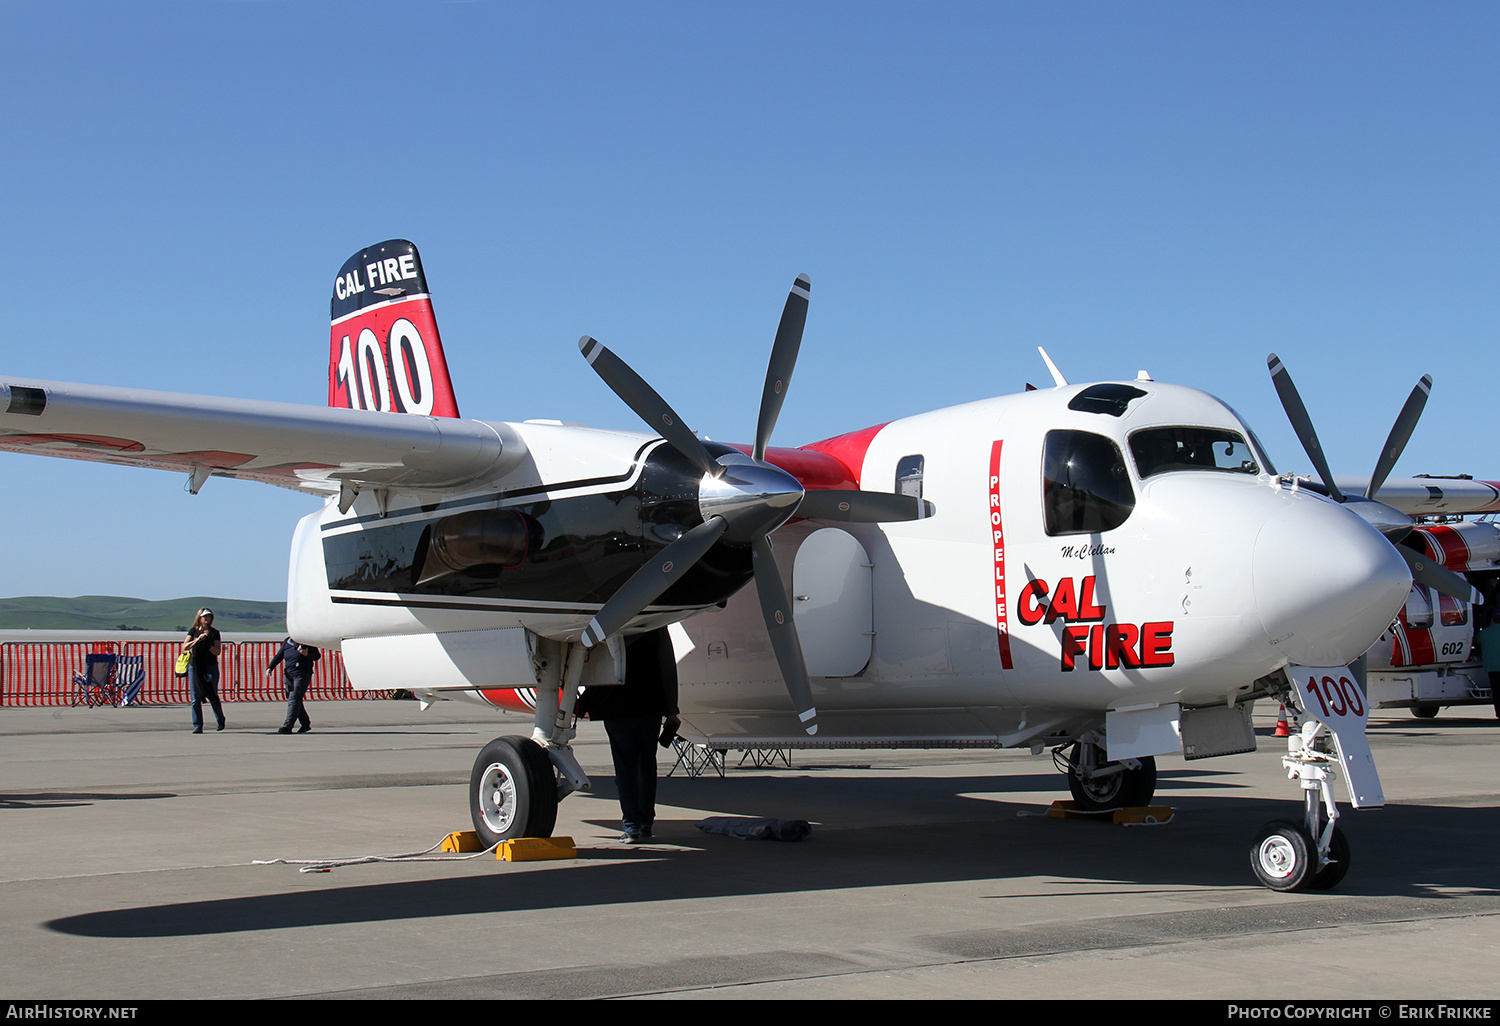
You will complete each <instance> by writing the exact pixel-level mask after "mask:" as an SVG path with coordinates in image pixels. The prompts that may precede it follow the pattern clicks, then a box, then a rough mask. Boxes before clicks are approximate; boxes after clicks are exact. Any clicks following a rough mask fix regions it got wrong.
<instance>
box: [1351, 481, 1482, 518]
mask: <svg viewBox="0 0 1500 1026" xmlns="http://www.w3.org/2000/svg"><path fill="white" fill-rule="evenodd" d="M1334 483H1335V484H1337V485H1338V486H1339V488H1340V490H1342V491H1343V492H1344V494H1346V495H1363V494H1364V493H1365V489H1366V488H1367V487H1369V484H1370V479H1369V478H1368V477H1363V478H1360V477H1342V476H1340V477H1335V478H1334ZM1375 498H1376V499H1378V500H1380V501H1381V502H1383V503H1385V504H1386V505H1388V506H1394V507H1395V508H1396V509H1399V510H1400V511H1401V512H1403V513H1405V514H1406V515H1407V516H1409V517H1420V516H1438V515H1441V514H1449V515H1454V516H1457V515H1460V514H1471V513H1495V512H1500V482H1495V481H1475V480H1474V479H1473V478H1469V477H1392V478H1387V479H1386V481H1385V483H1384V484H1383V485H1381V486H1380V493H1379V494H1378V495H1376V496H1375Z"/></svg>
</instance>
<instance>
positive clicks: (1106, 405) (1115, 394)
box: [1068, 381, 1146, 417]
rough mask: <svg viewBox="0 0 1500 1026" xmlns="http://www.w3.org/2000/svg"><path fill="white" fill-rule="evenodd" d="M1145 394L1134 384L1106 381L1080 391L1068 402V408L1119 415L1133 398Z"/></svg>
mask: <svg viewBox="0 0 1500 1026" xmlns="http://www.w3.org/2000/svg"><path fill="white" fill-rule="evenodd" d="M1145 394H1146V393H1145V392H1143V391H1141V390H1140V389H1139V388H1136V387H1135V386H1134V385H1122V384H1119V383H1118V382H1110V381H1106V382H1104V383H1103V384H1099V385H1090V386H1089V387H1088V388H1085V389H1084V390H1083V391H1082V392H1079V393H1078V394H1077V395H1075V396H1074V397H1073V398H1072V400H1071V401H1070V402H1069V403H1068V409H1070V410H1077V411H1079V412H1080V413H1107V414H1109V415H1110V416H1111V417H1118V416H1121V415H1122V414H1124V412H1125V409H1126V407H1128V406H1129V405H1130V403H1131V400H1133V399H1139V398H1140V397H1141V396H1143V395H1145Z"/></svg>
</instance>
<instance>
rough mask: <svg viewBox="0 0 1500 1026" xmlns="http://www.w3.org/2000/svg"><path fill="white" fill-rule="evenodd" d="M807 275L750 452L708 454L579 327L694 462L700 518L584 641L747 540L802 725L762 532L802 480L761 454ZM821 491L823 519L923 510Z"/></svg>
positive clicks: (793, 644)
mask: <svg viewBox="0 0 1500 1026" xmlns="http://www.w3.org/2000/svg"><path fill="white" fill-rule="evenodd" d="M811 286H812V283H811V282H810V281H809V280H808V277H807V276H806V275H805V274H803V275H798V276H797V280H796V281H795V282H794V283H793V284H792V288H791V292H790V293H789V294H788V295H787V299H786V306H785V308H784V309H783V310H782V312H781V323H780V325H779V326H778V327H777V329H776V341H775V343H774V344H773V345H772V347H771V359H770V362H769V364H768V366H767V368H766V383H765V389H764V391H763V392H762V394H761V401H760V416H759V418H758V421H757V424H756V429H755V445H754V448H753V449H752V452H751V455H749V456H745V455H743V454H741V453H738V452H734V453H729V454H727V455H724V456H721V457H719V458H718V459H715V458H714V457H713V456H712V455H711V454H710V453H709V452H708V450H707V448H705V447H704V445H703V443H702V442H700V441H699V440H698V436H697V435H695V434H694V433H693V432H692V431H691V430H690V429H689V428H688V427H687V425H686V424H684V423H683V421H682V418H681V417H679V416H678V415H677V413H676V411H674V410H673V409H672V407H671V406H670V405H669V404H668V403H667V401H666V400H665V399H663V398H662V397H661V396H660V395H658V394H657V392H656V390H655V389H653V388H652V387H651V386H650V385H648V384H646V382H645V381H644V380H643V379H642V378H641V377H640V375H638V374H636V373H635V371H633V370H631V369H630V367H629V366H628V365H626V363H625V362H624V361H623V360H621V359H620V358H619V357H617V356H615V354H614V353H612V352H610V351H609V350H608V349H607V348H605V346H603V345H602V344H600V343H599V342H597V341H595V340H594V339H592V338H589V337H588V336H585V337H583V338H582V339H580V340H579V342H578V347H579V349H580V350H582V352H583V355H584V358H585V359H587V360H588V362H589V366H591V367H593V368H594V371H595V372H596V373H597V374H598V375H599V376H600V377H601V378H603V379H604V383H605V384H607V385H608V386H609V387H610V388H611V389H613V390H614V392H615V394H616V395H618V396H619V397H620V398H621V399H623V400H624V401H625V405H627V406H629V407H630V408H631V409H632V410H634V411H635V412H636V415H637V416H639V417H640V418H641V419H642V420H643V421H645V422H646V423H647V424H649V425H650V426H651V429H652V430H653V431H657V432H660V434H661V435H662V437H663V438H665V439H666V440H667V441H668V442H669V443H670V444H671V445H672V446H673V447H674V448H676V449H677V451H679V452H680V453H682V454H683V455H684V456H685V457H687V458H688V459H689V460H690V461H692V463H693V464H694V465H695V466H696V467H697V468H698V469H699V470H701V471H702V472H703V478H702V480H701V481H700V482H699V488H698V512H699V514H700V516H701V517H702V519H703V522H702V523H701V524H698V525H696V526H693V527H691V528H690V529H689V530H687V531H686V532H685V533H684V534H683V535H682V536H681V537H680V538H678V539H677V540H676V541H674V542H672V543H671V544H669V545H668V546H667V547H666V548H665V549H663V550H662V551H661V552H659V553H657V555H656V556H655V557H654V558H653V559H652V560H651V561H649V562H648V563H646V565H644V566H642V567H641V568H640V569H639V570H638V571H636V572H635V574H633V575H632V576H631V577H630V579H629V580H627V581H626V582H625V583H624V584H623V585H621V587H620V589H619V590H618V591H616V592H615V593H614V594H613V595H611V596H610V597H609V599H608V601H606V602H605V603H604V606H603V607H602V608H601V609H600V610H599V614H598V615H597V616H596V617H595V618H594V619H593V621H592V622H591V623H590V624H589V625H588V628H587V629H586V630H585V631H584V633H583V638H582V641H583V644H584V645H585V646H586V647H593V646H594V645H597V644H599V643H600V642H601V641H603V640H604V639H605V638H607V637H609V636H610V635H611V634H614V633H615V632H616V631H618V630H620V629H622V628H623V627H624V626H625V625H626V624H628V623H629V622H630V621H631V619H633V618H634V617H635V616H637V615H638V614H639V613H641V612H642V611H643V610H644V609H645V608H646V607H647V606H648V605H650V604H651V603H652V602H654V601H655V600H656V599H657V597H659V596H660V595H661V594H662V593H663V592H665V591H666V590H667V588H669V587H670V586H671V585H672V584H673V582H675V581H676V580H678V579H679V578H680V577H681V576H682V575H683V574H685V573H687V571H688V570H689V569H691V568H692V566H693V565H694V564H695V563H697V562H698V560H700V559H702V558H703V556H704V555H705V554H706V553H707V552H708V551H709V549H711V548H712V547H713V546H714V545H716V544H718V543H719V542H720V541H723V542H725V543H727V544H733V545H748V546H750V548H751V551H752V552H753V555H754V568H755V571H754V572H755V587H756V590H757V591H758V592H759V594H760V605H761V612H762V614H763V615H764V616H765V621H766V629H767V630H768V631H769V632H770V636H771V646H772V649H773V650H774V651H775V653H776V662H777V665H778V666H779V667H780V669H781V676H782V679H783V680H785V681H786V686H787V691H788V692H789V693H790V695H791V698H792V702H793V704H794V706H795V707H796V710H797V716H798V718H799V719H800V720H801V721H802V726H803V729H804V730H806V731H807V732H808V733H809V734H816V733H817V732H818V719H817V717H818V712H817V708H816V707H815V706H814V705H813V700H812V686H811V684H810V683H809V682H808V676H807V667H806V665H805V664H804V663H803V659H802V644H801V642H800V640H799V639H798V637H797V627H796V624H795V623H793V621H792V604H791V601H790V597H789V596H788V595H787V590H786V587H785V586H784V585H783V584H782V582H781V572H780V570H778V569H777V567H776V559H775V556H774V555H773V554H772V551H771V539H770V534H771V532H772V531H774V530H776V529H777V528H778V527H780V526H781V525H782V524H784V523H786V522H787V520H789V519H791V517H792V515H793V514H795V513H796V512H797V511H798V508H799V507H800V506H801V505H802V504H803V503H804V493H803V489H802V485H801V484H800V483H799V482H798V481H797V479H796V478H794V477H793V476H792V475H791V474H788V473H787V472H786V471H784V470H782V469H781V468H780V467H776V466H774V465H772V464H770V463H768V462H767V461H766V449H767V447H768V445H769V444H770V440H771V432H772V430H773V429H774V428H775V426H776V419H777V417H778V415H779V414H780V413H781V406H782V403H783V402H785V400H786V390H787V385H788V384H790V382H791V379H792V371H793V369H794V368H795V367H796V363H797V351H798V349H799V348H800V347H801V345H802V330H803V327H804V326H805V324H806V322H807V301H808V290H809V289H810V288H811ZM814 494H815V495H820V496H823V497H822V498H820V499H819V500H818V502H817V503H816V504H815V505H816V508H817V512H816V513H814V514H813V515H816V516H819V517H826V518H827V519H831V520H834V519H836V520H863V521H866V522H871V521H882V520H911V519H915V518H917V517H919V516H923V515H925V513H926V508H925V505H924V504H922V503H921V502H920V500H914V499H910V498H909V497H906V496H893V495H883V494H879V493H865V492H860V491H838V492H822V493H814Z"/></svg>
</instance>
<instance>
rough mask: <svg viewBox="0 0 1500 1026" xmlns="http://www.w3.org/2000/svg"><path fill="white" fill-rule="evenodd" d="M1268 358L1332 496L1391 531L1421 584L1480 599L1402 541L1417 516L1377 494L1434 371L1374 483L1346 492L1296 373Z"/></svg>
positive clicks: (1397, 430) (1405, 411) (1413, 399)
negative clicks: (1326, 452)
mask: <svg viewBox="0 0 1500 1026" xmlns="http://www.w3.org/2000/svg"><path fill="white" fill-rule="evenodd" d="M1266 364H1267V366H1268V367H1269V368H1270V370H1271V382H1272V384H1274V385H1275V386H1276V394H1277V395H1278V396H1280V398H1281V406H1282V408H1283V409H1284V410H1286V415H1287V419H1288V420H1290V421H1291V422H1292V428H1293V430H1295V431H1296V432H1297V439H1298V441H1300V442H1301V443H1302V448H1303V449H1304V450H1305V451H1306V452H1307V456H1308V459H1310V460H1312V464H1313V468H1314V469H1315V470H1317V472H1318V477H1319V478H1320V479H1321V480H1322V482H1323V487H1324V488H1326V489H1327V490H1328V496H1329V498H1331V499H1333V500H1334V501H1336V502H1339V503H1343V504H1344V505H1346V506H1347V507H1348V508H1349V511H1350V512H1352V513H1355V514H1357V515H1358V516H1359V517H1360V518H1362V519H1363V520H1365V521H1366V522H1367V523H1369V524H1370V525H1371V526H1372V527H1374V528H1375V529H1376V530H1377V531H1379V532H1380V533H1381V534H1383V535H1385V537H1386V540H1387V541H1389V542H1390V543H1391V544H1392V545H1393V546H1395V548H1396V551H1397V552H1398V553H1400V554H1401V558H1402V559H1404V560H1406V565H1407V567H1409V568H1410V570H1411V575H1412V579H1413V580H1414V581H1416V582H1417V583H1418V584H1422V585H1426V586H1427V587H1429V588H1432V589H1433V590H1435V591H1438V592H1440V593H1442V594H1444V595H1448V596H1450V597H1452V598H1456V599H1461V600H1463V601H1465V602H1471V603H1472V602H1478V601H1479V600H1480V595H1479V593H1478V592H1477V591H1475V590H1474V588H1473V586H1472V585H1470V584H1469V582H1468V581H1466V580H1465V579H1464V578H1463V577H1462V576H1461V575H1459V574H1456V573H1454V572H1453V571H1451V570H1448V569H1446V568H1445V567H1442V566H1439V565H1437V564H1436V563H1434V562H1432V561H1431V560H1429V559H1427V558H1425V557H1423V556H1422V555H1420V554H1419V553H1417V552H1415V551H1413V550H1412V549H1409V548H1407V547H1406V546H1405V545H1402V544H1400V542H1401V539H1402V538H1405V537H1406V536H1407V535H1408V534H1410V533H1411V529H1412V527H1413V526H1414V522H1413V521H1412V519H1411V518H1410V517H1408V516H1407V515H1406V514H1405V513H1402V512H1401V511H1400V510H1398V509H1396V508H1395V507H1393V506H1389V505H1387V504H1385V503H1383V502H1381V501H1379V500H1378V499H1376V498H1375V494H1376V493H1377V492H1379V491H1380V486H1381V485H1383V484H1384V483H1385V479H1386V478H1387V477H1389V476H1390V473H1391V469H1392V468H1393V467H1394V466H1395V465H1396V461H1397V460H1398V459H1400V458H1401V452H1402V450H1403V449H1405V448H1406V443H1407V441H1408V440H1409V439H1410V438H1411V433H1412V431H1413V430H1414V429H1415V428H1416V426H1417V420H1418V418H1420V417H1421V416H1422V409H1423V407H1424V406H1426V405H1427V396H1428V394H1429V393H1431V391H1432V376H1431V375H1428V374H1424V375H1423V376H1422V380H1420V381H1418V382H1417V384H1416V387H1415V388H1413V389H1412V390H1411V395H1409V396H1407V399H1406V403H1405V404H1404V405H1403V406H1402V407H1401V412H1400V413H1399V414H1398V415H1397V417H1396V423H1395V424H1394V425H1392V427H1391V433H1390V435H1389V437H1387V438H1386V440H1385V446H1384V447H1383V448H1382V449H1381V450H1380V458H1379V459H1378V460H1376V462H1375V472H1374V473H1373V474H1372V475H1371V476H1370V484H1369V487H1368V488H1366V489H1365V494H1364V495H1345V494H1344V493H1343V492H1342V491H1340V490H1339V487H1338V485H1336V484H1334V483H1333V474H1332V472H1331V471H1330V470H1329V468H1328V461H1327V459H1325V458H1324V456H1323V447H1322V446H1321V445H1320V444H1319V442H1318V433H1317V432H1316V431H1315V430H1314V429H1313V424H1312V418H1311V417H1310V416H1308V413H1307V407H1305V406H1304V405H1303V404H1302V397H1301V395H1299V394H1298V392H1297V386H1296V385H1295V384H1293V382H1292V375H1291V373H1290V372H1289V371H1288V370H1287V369H1286V366H1285V365H1284V364H1283V363H1282V362H1281V360H1280V358H1278V357H1277V355H1276V354H1275V353H1272V354H1270V355H1269V356H1268V357H1266Z"/></svg>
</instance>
